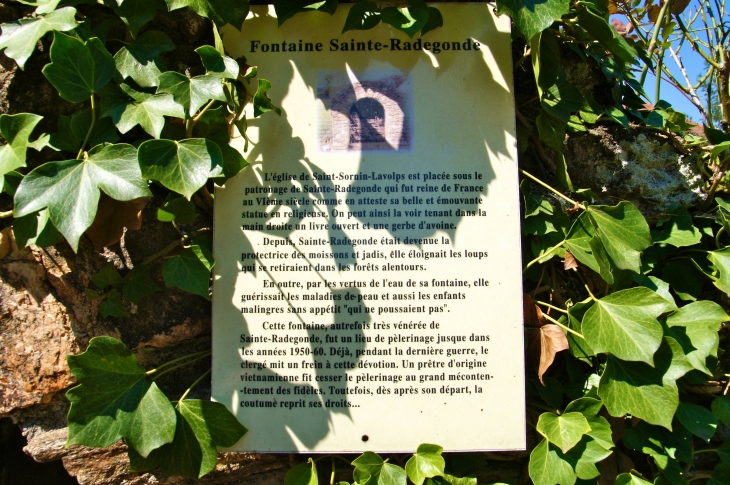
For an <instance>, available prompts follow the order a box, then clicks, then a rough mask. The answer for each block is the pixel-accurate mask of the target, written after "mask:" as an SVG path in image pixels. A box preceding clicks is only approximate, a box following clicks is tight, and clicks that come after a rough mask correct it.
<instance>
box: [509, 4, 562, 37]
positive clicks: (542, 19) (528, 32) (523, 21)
mask: <svg viewBox="0 0 730 485" xmlns="http://www.w3.org/2000/svg"><path fill="white" fill-rule="evenodd" d="M569 9H570V3H569V2H568V1H567V0H548V1H545V2H540V1H534V0H500V1H498V2H497V12H498V13H500V14H507V15H509V16H510V17H512V20H513V21H514V23H515V27H517V30H518V32H520V33H521V34H522V35H524V36H525V39H528V40H529V39H531V38H532V36H534V35H535V34H537V33H538V32H540V31H542V30H545V29H546V28H548V27H550V26H551V25H552V24H553V22H555V21H556V20H560V18H561V17H562V16H563V15H565V14H567V13H568V11H569Z"/></svg>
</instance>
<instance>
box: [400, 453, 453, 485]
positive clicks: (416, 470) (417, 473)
mask: <svg viewBox="0 0 730 485" xmlns="http://www.w3.org/2000/svg"><path fill="white" fill-rule="evenodd" d="M442 451H444V449H443V448H442V447H440V446H438V445H430V444H427V443H423V444H421V445H419V446H418V449H417V450H416V452H415V453H414V454H413V456H412V457H410V458H409V459H408V462H406V473H407V474H408V478H410V479H411V481H412V482H413V483H414V484H415V485H421V484H422V483H423V481H424V480H425V479H426V478H431V477H436V476H440V475H443V474H444V466H446V463H445V462H444V458H443V457H442V456H441V452H442Z"/></svg>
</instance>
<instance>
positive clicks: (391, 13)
mask: <svg viewBox="0 0 730 485" xmlns="http://www.w3.org/2000/svg"><path fill="white" fill-rule="evenodd" d="M413 3H415V2H413V1H412V0H411V1H409V2H408V5H409V6H408V7H385V8H384V9H383V10H382V11H381V13H380V20H382V21H383V23H385V24H389V25H392V26H393V27H395V28H396V29H398V30H400V31H402V32H405V33H406V34H408V37H411V38H413V36H414V35H416V33H417V32H418V31H419V30H421V28H423V27H424V26H425V25H426V22H427V21H428V17H429V13H428V8H427V7H426V4H425V3H423V2H420V3H421V5H412V4H413Z"/></svg>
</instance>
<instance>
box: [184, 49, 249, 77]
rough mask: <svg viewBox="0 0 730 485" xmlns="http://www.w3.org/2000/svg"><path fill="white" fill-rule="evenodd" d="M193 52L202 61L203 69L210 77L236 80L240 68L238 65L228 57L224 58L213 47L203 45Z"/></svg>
mask: <svg viewBox="0 0 730 485" xmlns="http://www.w3.org/2000/svg"><path fill="white" fill-rule="evenodd" d="M195 52H197V53H198V55H199V56H200V60H201V61H203V67H205V70H206V72H207V73H208V75H210V76H215V77H220V78H226V79H238V73H239V70H240V67H239V66H238V63H237V62H236V61H235V60H234V59H231V58H230V57H228V56H224V55H223V54H221V53H220V52H218V50H216V48H215V47H213V46H209V45H204V46H202V47H198V48H197V49H195Z"/></svg>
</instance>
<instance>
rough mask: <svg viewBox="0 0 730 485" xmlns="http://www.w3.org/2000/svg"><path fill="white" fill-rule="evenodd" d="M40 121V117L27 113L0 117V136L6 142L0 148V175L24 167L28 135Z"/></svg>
mask: <svg viewBox="0 0 730 485" xmlns="http://www.w3.org/2000/svg"><path fill="white" fill-rule="evenodd" d="M42 119H43V117H42V116H38V115H34V114H29V113H20V114H17V115H8V114H4V115H0V134H2V136H3V138H4V139H5V142H6V144H5V145H3V146H1V147H0V175H5V174H6V173H8V172H12V171H14V170H15V169H17V168H20V167H25V166H26V165H25V153H26V151H27V150H28V144H29V142H30V140H29V138H30V134H31V133H32V132H33V129H34V128H35V126H36V125H37V124H38V123H39V122H40V121H41V120H42Z"/></svg>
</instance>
